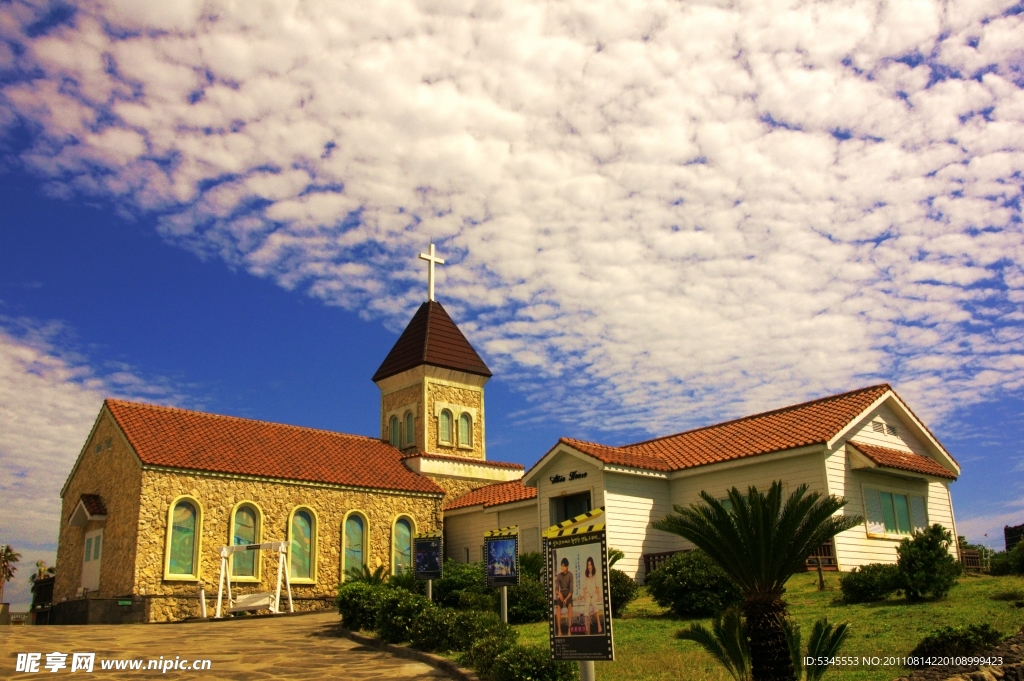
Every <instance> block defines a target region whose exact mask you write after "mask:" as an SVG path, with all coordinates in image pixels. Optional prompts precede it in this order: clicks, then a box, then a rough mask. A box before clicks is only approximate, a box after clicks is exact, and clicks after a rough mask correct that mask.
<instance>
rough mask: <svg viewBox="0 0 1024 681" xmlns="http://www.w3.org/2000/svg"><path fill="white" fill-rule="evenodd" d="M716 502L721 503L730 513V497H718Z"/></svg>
mask: <svg viewBox="0 0 1024 681" xmlns="http://www.w3.org/2000/svg"><path fill="white" fill-rule="evenodd" d="M718 503H720V504H722V506H723V507H725V510H726V511H729V512H730V513H732V499H730V498H729V497H726V498H725V499H719V500H718Z"/></svg>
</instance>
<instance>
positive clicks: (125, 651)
mask: <svg viewBox="0 0 1024 681" xmlns="http://www.w3.org/2000/svg"><path fill="white" fill-rule="evenodd" d="M337 624H338V615H337V613H334V612H327V613H317V614H311V615H301V616H294V617H280V618H258V619H256V618H254V619H240V620H233V621H223V622H195V623H187V624H126V625H89V626H40V627H32V626H26V627H3V630H2V631H0V678H12V677H13V678H33V677H37V675H36V674H30V673H19V672H17V671H15V668H16V664H17V657H18V653H42V657H41V660H40V664H39V673H40V674H43V675H45V676H44V677H43V678H53V677H54V674H53V673H52V672H51V671H50V670H49V669H47V668H46V667H45V665H46V663H47V657H46V655H47V653H53V652H60V653H67V654H68V656H67V660H66V664H67V666H66V668H63V669H60V670H59V671H57V672H56V674H58V675H60V674H71V673H72V672H71V666H72V655H71V653H95V654H96V660H95V663H94V667H93V674H94V675H97V676H101V677H103V678H106V679H139V678H147V677H149V678H153V677H164V678H167V679H175V678H176V679H186V678H204V679H246V680H250V679H251V680H253V681H259V680H261V679H278V678H280V679H295V680H302V679H318V680H320V679H353V680H354V681H363V680H369V679H374V680H377V679H380V680H385V679H387V680H391V679H403V680H415V681H420V680H423V681H426V680H428V679H430V680H434V681H440V680H441V679H449V677H448V676H447V675H445V674H444V673H443V672H441V671H439V670H437V669H434V668H433V667H431V666H429V665H426V664H423V663H420V662H414V661H412V660H407V659H403V658H399V657H395V656H393V655H390V654H388V653H384V652H381V651H379V650H375V649H372V648H366V647H364V646H360V645H359V644H357V643H354V642H352V641H349V640H348V639H344V638H338V637H337V636H335V635H334V634H333V633H332V630H333V628H334V627H335V626H337ZM161 656H163V658H164V659H165V660H168V659H170V660H175V659H176V658H181V659H182V660H185V661H188V662H189V663H191V662H193V661H195V660H210V669H209V670H206V671H193V670H188V671H185V670H181V669H169V670H168V671H167V672H166V673H162V672H161V671H156V670H148V671H147V670H146V666H147V664H148V661H149V660H159V658H160V657H161ZM106 659H121V660H128V659H135V660H143V662H142V670H140V671H131V670H124V671H116V670H103V669H101V660H106ZM82 674H83V672H74V675H76V676H80V675H82Z"/></svg>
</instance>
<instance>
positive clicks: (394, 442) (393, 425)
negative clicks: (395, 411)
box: [388, 416, 402, 447]
mask: <svg viewBox="0 0 1024 681" xmlns="http://www.w3.org/2000/svg"><path fill="white" fill-rule="evenodd" d="M388 425H389V430H390V431H391V433H390V436H389V437H388V441H389V442H390V443H391V446H392V447H400V446H401V445H402V441H401V440H400V439H399V432H398V430H399V428H398V417H397V416H392V417H391V422H390V423H389V424H388Z"/></svg>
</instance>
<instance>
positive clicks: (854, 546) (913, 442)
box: [825, 404, 955, 570]
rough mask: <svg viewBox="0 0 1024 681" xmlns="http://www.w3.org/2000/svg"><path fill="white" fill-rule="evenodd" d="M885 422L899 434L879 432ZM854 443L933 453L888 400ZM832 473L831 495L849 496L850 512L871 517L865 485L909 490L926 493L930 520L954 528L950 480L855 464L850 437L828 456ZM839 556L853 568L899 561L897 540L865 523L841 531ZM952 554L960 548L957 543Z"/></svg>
mask: <svg viewBox="0 0 1024 681" xmlns="http://www.w3.org/2000/svg"><path fill="white" fill-rule="evenodd" d="M875 420H881V421H882V422H884V423H886V424H888V425H890V426H895V427H896V434H895V435H888V434H882V433H876V432H875V431H874V428H873V427H872V425H871V422H872V421H875ZM848 437H849V439H850V440H853V441H854V442H863V443H865V444H871V445H876V446H878V447H888V448H889V449H897V450H900V451H905V452H914V453H915V454H920V455H921V456H927V457H929V458H930V455H929V452H928V448H927V447H926V446H925V445H924V443H922V442H921V441H920V440H918V439H917V438H916V437H915V436H914V435H913V434H912V433H911V432H910V428H909V427H908V426H907V425H906V424H905V423H904V422H903V421H902V420H901V419H900V418H899V416H898V415H897V413H896V412H895V411H894V410H893V409H891V408H890V407H889V406H887V405H885V404H882V405H879V406H878V407H877V408H875V409H874V410H872V411H871V412H869V413H867V414H866V415H865V416H864V417H863V418H862V419H861V421H860V423H858V424H857V425H856V426H855V427H854V428H852V429H851V430H850V432H849V435H848ZM825 470H826V471H827V473H828V488H829V492H830V493H831V494H835V495H837V496H841V497H846V499H847V501H848V502H849V503H848V504H847V505H846V507H845V508H844V512H845V513H850V514H856V515H860V516H865V515H866V513H865V509H864V492H863V490H864V487H865V486H869V487H870V486H872V485H873V486H876V487H882V488H885V489H892V490H896V491H904V492H906V493H908V494H918V495H922V496H924V497H925V504H926V507H927V508H926V513H927V515H928V524H933V523H939V524H940V525H942V526H943V527H945V528H947V529H948V530H950V532H953V528H954V525H953V507H952V504H951V502H950V497H949V488H948V483H944V482H931V483H928V482H925V481H924V480H923V479H921V478H915V477H914V476H913V475H912V474H909V473H908V474H907V475H906V476H902V475H896V474H889V473H880V472H875V471H868V470H864V469H858V470H853V469H851V468H850V461H849V456H848V454H847V452H846V442H845V441H840V442H838V443H837V444H836V446H835V449H833V450H832V451H831V452H830V453H829V456H828V458H827V459H826V460H825ZM835 545H836V559H837V560H838V562H839V569H840V570H851V569H853V568H855V567H858V566H861V565H867V564H868V563H895V562H896V547H897V546H898V545H899V540H897V539H884V538H880V537H869V536H868V531H867V525H866V524H861V525H858V526H857V527H854V528H853V529H850V530H847V531H846V532H843V533H842V534H840V535H838V536H837V537H836V539H835ZM951 553H955V542H954V546H953V547H951Z"/></svg>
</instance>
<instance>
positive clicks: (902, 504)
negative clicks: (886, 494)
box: [892, 494, 911, 534]
mask: <svg viewBox="0 0 1024 681" xmlns="http://www.w3.org/2000/svg"><path fill="white" fill-rule="evenodd" d="M892 500H893V502H894V503H895V505H896V523H897V524H898V525H899V531H900V532H902V533H904V534H910V532H911V529H910V509H909V508H907V495H906V494H894V495H892Z"/></svg>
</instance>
